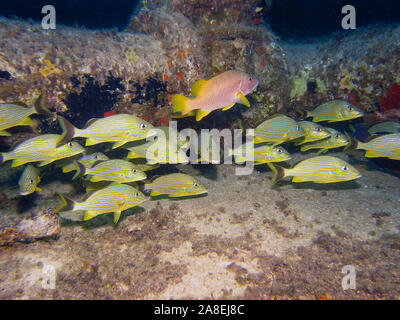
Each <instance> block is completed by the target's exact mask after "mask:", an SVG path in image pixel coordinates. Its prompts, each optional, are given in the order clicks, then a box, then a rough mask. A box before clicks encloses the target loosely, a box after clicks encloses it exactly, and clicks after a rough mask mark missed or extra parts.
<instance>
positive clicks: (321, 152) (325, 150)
mask: <svg viewBox="0 0 400 320" xmlns="http://www.w3.org/2000/svg"><path fill="white" fill-rule="evenodd" d="M326 152H328V149H320V150H319V151H318V152H317V153H318V154H323V153H326Z"/></svg>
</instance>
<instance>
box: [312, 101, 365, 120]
mask: <svg viewBox="0 0 400 320" xmlns="http://www.w3.org/2000/svg"><path fill="white" fill-rule="evenodd" d="M363 116H364V113H363V112H362V111H361V110H360V109H359V108H357V107H356V106H353V105H352V104H351V103H350V102H347V101H344V100H332V101H328V102H325V103H323V104H321V105H320V106H318V107H316V108H315V109H314V110H312V111H307V118H308V117H312V118H313V119H312V120H313V121H314V122H320V121H328V122H338V121H345V120H351V119H356V118H360V117H363Z"/></svg>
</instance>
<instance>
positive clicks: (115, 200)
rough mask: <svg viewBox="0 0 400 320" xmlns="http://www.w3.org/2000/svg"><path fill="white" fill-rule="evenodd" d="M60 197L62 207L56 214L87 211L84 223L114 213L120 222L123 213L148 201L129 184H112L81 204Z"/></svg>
mask: <svg viewBox="0 0 400 320" xmlns="http://www.w3.org/2000/svg"><path fill="white" fill-rule="evenodd" d="M59 195H60V197H61V200H62V205H61V206H60V207H58V208H57V209H56V212H65V211H85V215H84V217H83V220H84V221H86V220H89V219H93V218H94V217H97V216H98V215H100V214H104V213H111V212H113V213H114V223H117V222H118V220H119V218H120V216H121V212H122V211H124V210H127V209H130V208H133V207H135V206H137V205H139V204H141V203H143V202H144V201H146V200H147V197H146V196H145V195H144V194H143V193H141V192H140V191H139V190H137V189H135V188H134V187H131V186H129V185H127V184H112V185H110V186H108V187H106V188H104V189H101V190H98V191H96V192H94V193H92V194H90V195H87V196H86V197H85V198H84V199H83V200H82V201H81V202H77V201H73V200H71V199H69V198H68V197H66V196H64V195H62V194H59Z"/></svg>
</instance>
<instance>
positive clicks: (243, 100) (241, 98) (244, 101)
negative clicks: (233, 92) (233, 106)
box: [237, 92, 250, 108]
mask: <svg viewBox="0 0 400 320" xmlns="http://www.w3.org/2000/svg"><path fill="white" fill-rule="evenodd" d="M237 97H238V103H240V104H244V105H245V106H246V107H248V108H250V102H249V100H247V98H246V97H245V96H244V94H243V93H241V92H239V93H238V94H237Z"/></svg>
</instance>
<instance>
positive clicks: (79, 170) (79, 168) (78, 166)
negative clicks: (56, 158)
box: [63, 160, 86, 180]
mask: <svg viewBox="0 0 400 320" xmlns="http://www.w3.org/2000/svg"><path fill="white" fill-rule="evenodd" d="M72 163H73V166H74V167H73V169H72V170H71V171H73V170H75V171H76V172H75V174H74V176H73V177H72V180H75V179H77V178H80V177H83V176H84V175H85V172H86V168H85V166H84V165H83V164H82V163H80V162H78V161H76V160H74V161H73V162H72ZM63 172H64V170H63Z"/></svg>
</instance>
